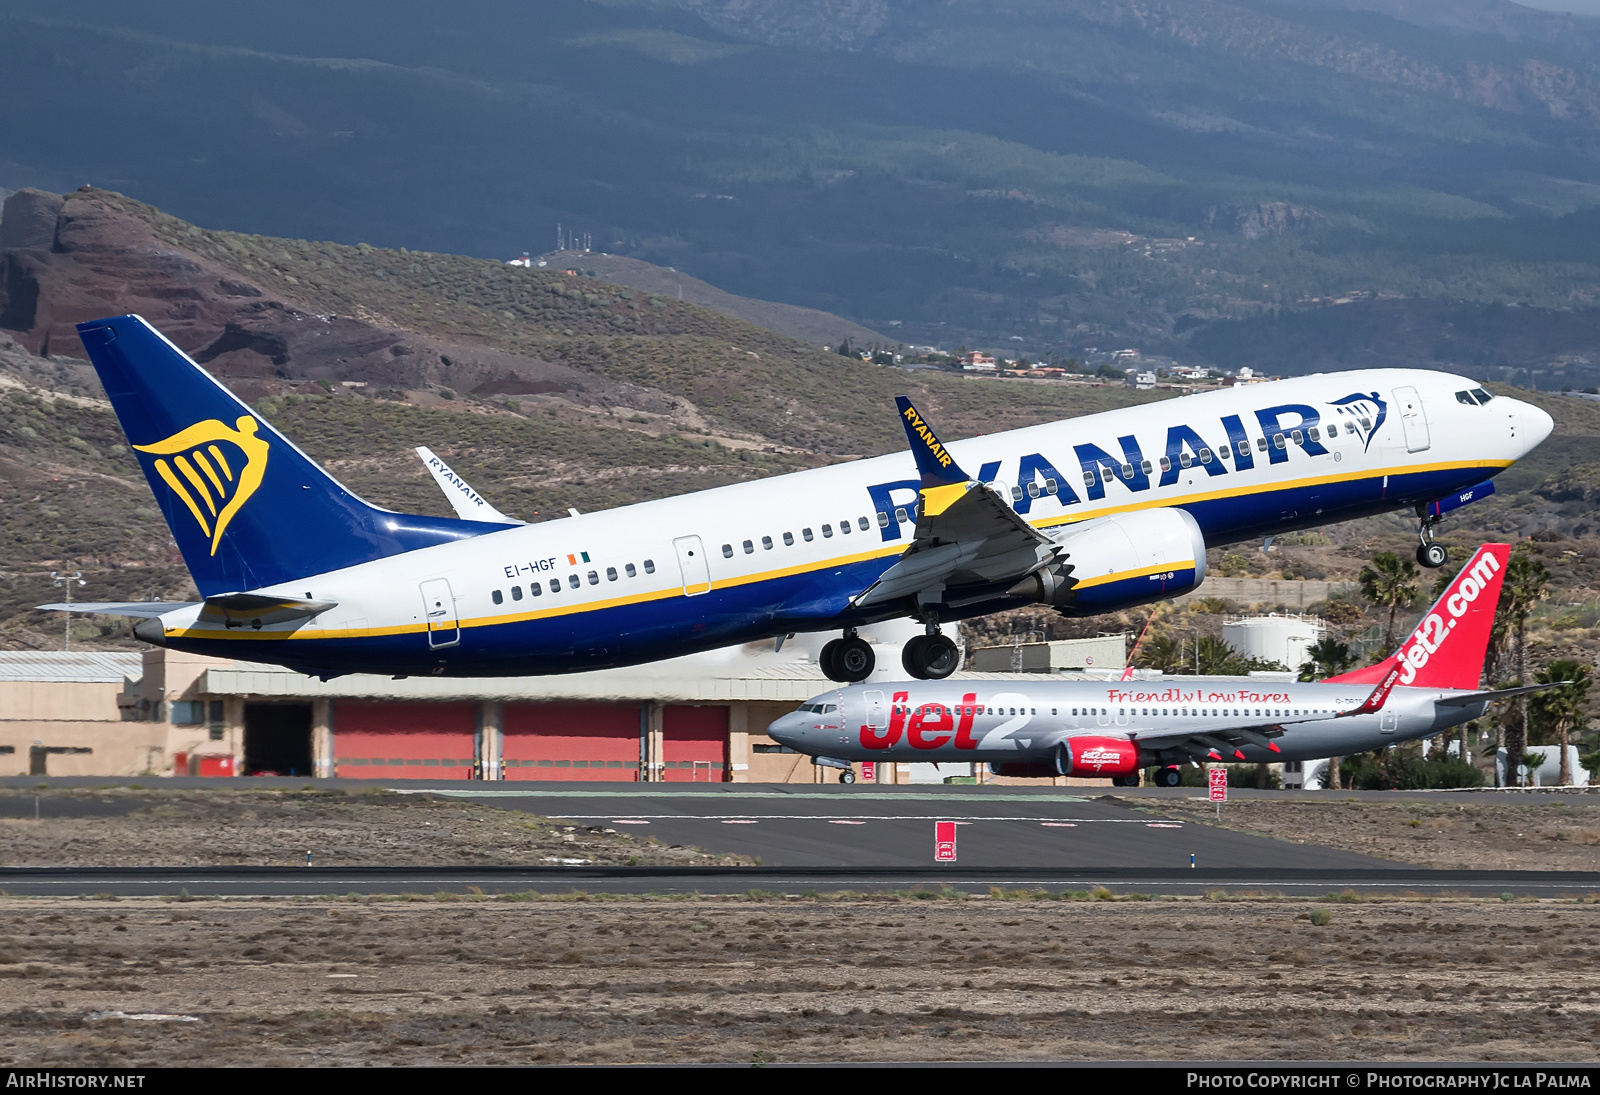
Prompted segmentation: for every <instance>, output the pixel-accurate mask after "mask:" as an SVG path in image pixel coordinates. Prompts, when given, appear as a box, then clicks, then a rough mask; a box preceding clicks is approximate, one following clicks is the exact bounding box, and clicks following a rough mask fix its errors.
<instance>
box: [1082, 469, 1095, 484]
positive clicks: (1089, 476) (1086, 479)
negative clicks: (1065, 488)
mask: <svg viewBox="0 0 1600 1095" xmlns="http://www.w3.org/2000/svg"><path fill="white" fill-rule="evenodd" d="M1083 485H1084V486H1086V487H1092V486H1094V472H1092V471H1086V472H1084V473H1083Z"/></svg>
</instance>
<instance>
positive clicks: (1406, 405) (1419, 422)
mask: <svg viewBox="0 0 1600 1095" xmlns="http://www.w3.org/2000/svg"><path fill="white" fill-rule="evenodd" d="M1394 401H1395V405H1396V406H1398V407H1399V408H1400V428H1401V429H1402V430H1404V431H1405V435H1406V452H1421V451H1423V450H1424V449H1426V448H1427V447H1428V446H1429V445H1430V444H1432V442H1431V441H1430V440H1429V438H1428V416H1427V414H1426V412H1424V411H1423V409H1422V397H1421V396H1419V395H1417V389H1415V388H1410V387H1407V388H1396V389H1395V390H1394Z"/></svg>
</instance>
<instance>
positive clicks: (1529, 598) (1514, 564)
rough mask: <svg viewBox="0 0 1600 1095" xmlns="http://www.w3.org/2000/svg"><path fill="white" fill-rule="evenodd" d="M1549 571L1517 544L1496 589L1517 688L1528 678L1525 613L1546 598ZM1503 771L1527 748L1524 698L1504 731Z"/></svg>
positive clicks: (1497, 610) (1513, 766) (1517, 762)
mask: <svg viewBox="0 0 1600 1095" xmlns="http://www.w3.org/2000/svg"><path fill="white" fill-rule="evenodd" d="M1549 585H1550V572H1549V571H1548V570H1546V569H1545V566H1544V564H1543V563H1541V562H1540V561H1539V560H1538V559H1536V558H1534V556H1533V553H1532V551H1531V550H1530V549H1528V548H1527V547H1526V541H1524V542H1523V543H1522V544H1518V545H1517V550H1515V551H1513V552H1512V553H1511V561H1510V562H1509V563H1507V564H1506V577H1505V584H1504V585H1502V586H1501V587H1500V603H1499V604H1498V605H1497V606H1496V607H1495V615H1496V617H1497V618H1499V617H1503V618H1504V620H1505V630H1506V631H1509V632H1510V633H1511V634H1512V635H1513V636H1514V637H1515V640H1516V645H1515V648H1514V649H1515V653H1516V659H1517V681H1516V683H1517V685H1518V686H1519V687H1520V686H1521V685H1523V684H1525V683H1526V682H1527V679H1528V614H1529V613H1530V612H1532V611H1533V606H1534V605H1536V604H1538V603H1539V602H1540V601H1542V600H1544V599H1545V598H1546V597H1548V596H1549V595H1550V592H1549ZM1505 743H1506V744H1505V748H1506V772H1507V774H1508V775H1509V774H1511V773H1515V772H1516V770H1517V768H1518V767H1519V766H1520V765H1521V764H1522V754H1523V753H1524V752H1525V751H1526V750H1527V748H1528V697H1527V696H1518V697H1517V718H1516V723H1515V725H1512V726H1507V727H1506V732H1505Z"/></svg>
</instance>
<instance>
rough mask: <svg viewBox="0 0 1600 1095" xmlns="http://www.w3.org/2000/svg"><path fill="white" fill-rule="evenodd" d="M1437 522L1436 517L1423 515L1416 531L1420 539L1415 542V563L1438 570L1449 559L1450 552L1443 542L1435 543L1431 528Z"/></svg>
mask: <svg viewBox="0 0 1600 1095" xmlns="http://www.w3.org/2000/svg"><path fill="white" fill-rule="evenodd" d="M1438 523H1439V519H1438V518H1437V517H1424V518H1423V519H1422V528H1421V529H1419V530H1418V531H1417V539H1418V540H1419V541H1420V543H1418V544H1417V564H1418V565H1419V566H1425V567H1427V568H1428V569H1429V570H1438V569H1439V568H1440V567H1442V566H1444V565H1445V563H1447V562H1449V561H1450V552H1449V551H1447V550H1446V549H1445V546H1444V545H1443V544H1440V543H1436V542H1435V541H1434V539H1433V529H1434V526H1435V525H1437V524H1438Z"/></svg>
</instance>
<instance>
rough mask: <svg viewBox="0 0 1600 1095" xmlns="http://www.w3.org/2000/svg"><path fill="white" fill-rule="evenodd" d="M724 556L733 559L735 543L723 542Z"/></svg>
mask: <svg viewBox="0 0 1600 1095" xmlns="http://www.w3.org/2000/svg"><path fill="white" fill-rule="evenodd" d="M722 557H723V558H724V559H732V558H733V545H732V544H723V545H722Z"/></svg>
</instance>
